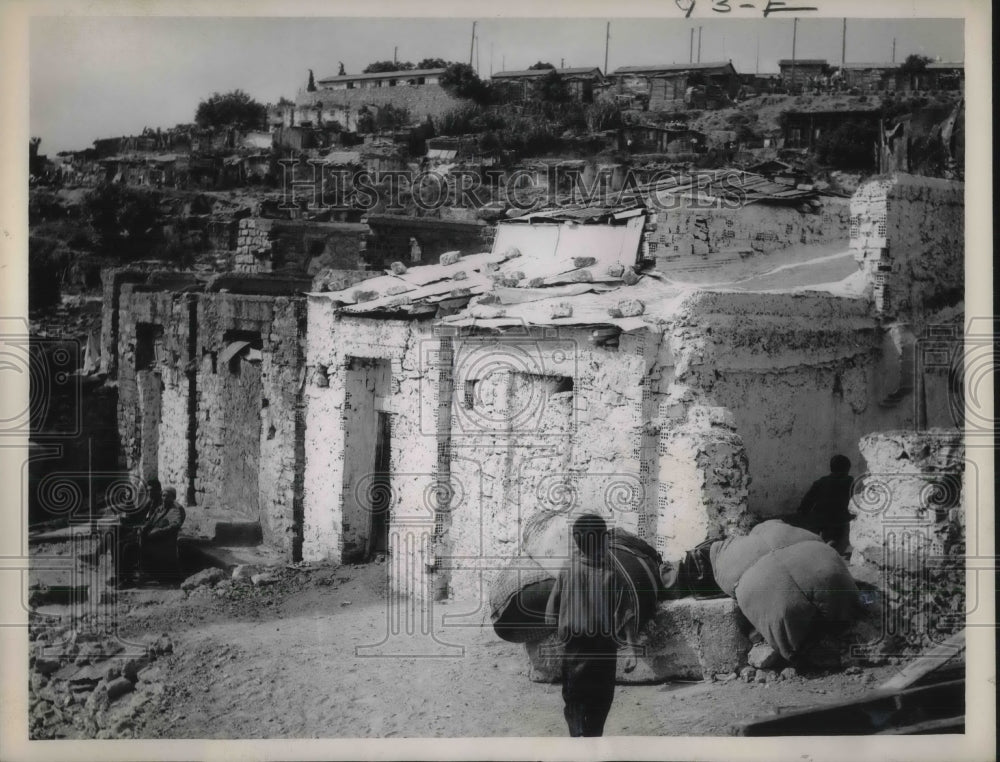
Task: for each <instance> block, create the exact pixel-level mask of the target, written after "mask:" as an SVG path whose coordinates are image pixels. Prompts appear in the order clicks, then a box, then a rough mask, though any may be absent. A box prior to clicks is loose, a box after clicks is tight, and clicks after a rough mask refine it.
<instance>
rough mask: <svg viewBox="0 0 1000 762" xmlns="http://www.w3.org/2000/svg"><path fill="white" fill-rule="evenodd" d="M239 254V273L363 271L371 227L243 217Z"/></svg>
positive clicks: (236, 260) (238, 245)
mask: <svg viewBox="0 0 1000 762" xmlns="http://www.w3.org/2000/svg"><path fill="white" fill-rule="evenodd" d="M239 226H240V227H239V234H238V237H237V246H236V254H235V267H234V269H235V270H236V271H237V272H246V273H257V272H274V271H279V270H281V271H295V272H303V273H307V274H309V275H315V274H316V273H317V272H319V271H320V270H323V269H335V270H363V269H366V264H365V261H364V259H363V256H364V250H363V246H362V241H363V240H364V237H365V235H366V234H367V233H368V227H367V226H365V225H361V224H358V223H350V222H313V221H311V220H274V219H268V218H264V217H248V218H244V219H242V220H240V222H239Z"/></svg>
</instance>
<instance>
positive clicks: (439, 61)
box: [417, 58, 448, 69]
mask: <svg viewBox="0 0 1000 762" xmlns="http://www.w3.org/2000/svg"><path fill="white" fill-rule="evenodd" d="M447 67H448V62H447V61H445V60H444V59H443V58H425V59H423V60H422V61H421V62H420V63H418V64H417V68H418V69H446V68H447Z"/></svg>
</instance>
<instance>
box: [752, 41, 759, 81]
mask: <svg viewBox="0 0 1000 762" xmlns="http://www.w3.org/2000/svg"><path fill="white" fill-rule="evenodd" d="M753 75H754V76H755V77H757V76H760V32H757V50H756V51H755V52H754V57H753Z"/></svg>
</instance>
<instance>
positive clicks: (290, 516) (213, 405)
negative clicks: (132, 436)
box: [195, 293, 306, 555]
mask: <svg viewBox="0 0 1000 762" xmlns="http://www.w3.org/2000/svg"><path fill="white" fill-rule="evenodd" d="M197 325H198V337H197V346H196V350H195V357H196V363H197V368H198V384H197V403H196V418H197V440H196V441H197V453H198V468H197V475H196V478H195V493H196V497H197V503H198V504H199V505H202V506H205V507H207V508H213V507H217V508H222V507H227V508H229V509H230V510H238V511H239V512H241V513H243V512H246V511H247V510H249V511H251V512H253V513H256V512H257V508H258V506H259V514H258V515H259V519H260V523H261V529H262V532H263V535H264V539H265V541H266V542H268V543H270V544H272V545H274V546H275V547H277V548H279V549H281V550H283V551H285V552H286V553H288V554H289V555H291V554H292V552H293V548H294V546H295V544H296V542H297V538H296V531H295V525H296V513H298V511H299V508H298V506H297V500H298V498H297V497H296V481H297V472H298V471H299V470H300V469H301V467H302V466H301V460H302V452H301V451H302V447H301V442H299V441H298V440H301V439H302V437H303V436H304V431H303V426H304V421H303V418H302V413H301V410H300V409H299V401H300V390H301V388H302V383H303V380H304V378H303V376H304V362H303V356H304V347H303V344H304V334H305V327H306V325H305V304H304V299H302V298H300V297H287V296H277V297H275V296H250V295H240V294H224V293H211V294H200V295H199V297H198V307H197ZM230 331H248V332H255V333H259V334H260V338H261V344H262V346H261V360H260V379H261V383H260V388H261V399H260V400H259V401H258V402H257V404H258V406H259V407H258V411H259V417H260V452H259V461H258V462H259V470H260V474H259V482H258V493H259V494H258V498H259V500H258V506H249V507H246V506H229V505H228V497H229V496H228V495H227V494H225V491H224V489H225V487H224V485H225V483H226V473H225V470H226V469H227V468H231V467H232V460H233V459H234V458H239V457H240V455H241V454H240V453H232V452H227V446H228V445H230V443H231V441H230V440H231V439H232V437H231V434H230V432H227V428H226V427H227V420H228V419H231V418H233V416H234V415H236V417H240V416H238V415H237V412H238V411H233V410H232V409H231V407H232V405H233V404H234V402H233V399H231V398H230V396H229V395H228V394H227V385H226V377H225V376H226V374H227V373H228V369H227V367H225V364H224V363H222V362H220V361H219V359H218V358H219V355H220V354H221V353H222V352H223V350H224V349H225V348H226V346H227V344H228V343H229V340H230V338H231V334H229V332H230ZM264 400H267V404H266V405H265V404H264Z"/></svg>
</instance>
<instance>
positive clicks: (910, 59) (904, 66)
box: [899, 53, 934, 74]
mask: <svg viewBox="0 0 1000 762" xmlns="http://www.w3.org/2000/svg"><path fill="white" fill-rule="evenodd" d="M933 60H934V59H933V58H930V57H929V56H922V55H920V54H919V53H911V54H910V55H908V56H907V57H906V60H905V61H903V63H901V64H900V65H899V70H900V71H901V72H903V73H904V74H918V73H920V72H922V71H924V69H926V68H927V64H929V63H931V61H933Z"/></svg>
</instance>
